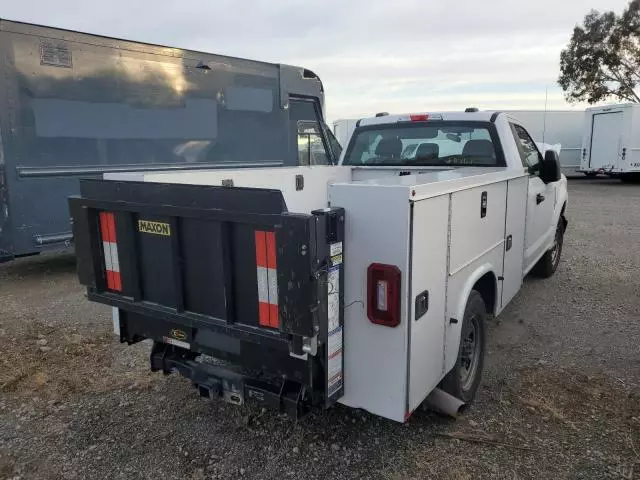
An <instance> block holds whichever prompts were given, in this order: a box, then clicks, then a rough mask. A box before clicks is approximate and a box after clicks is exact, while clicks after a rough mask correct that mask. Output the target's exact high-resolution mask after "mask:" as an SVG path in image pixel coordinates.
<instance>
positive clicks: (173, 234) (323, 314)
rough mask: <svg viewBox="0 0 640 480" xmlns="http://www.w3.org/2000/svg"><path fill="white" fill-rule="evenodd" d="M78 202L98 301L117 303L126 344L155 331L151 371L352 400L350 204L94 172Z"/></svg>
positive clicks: (204, 383) (211, 387) (281, 399)
mask: <svg viewBox="0 0 640 480" xmlns="http://www.w3.org/2000/svg"><path fill="white" fill-rule="evenodd" d="M69 204H70V211H71V215H72V217H73V226H74V235H75V238H76V254H77V257H78V272H79V278H80V281H81V282H82V283H83V284H84V285H86V286H87V291H88V298H89V300H92V301H96V302H100V303H104V304H107V305H111V306H113V307H116V308H117V310H114V315H115V316H114V322H115V324H114V328H115V331H116V332H118V333H119V336H120V341H122V342H127V343H129V344H132V343H135V342H138V341H140V340H143V339H148V338H150V339H153V341H154V347H153V349H152V352H151V359H150V362H151V369H152V370H154V371H162V372H164V373H167V374H168V373H171V372H172V371H176V370H177V371H178V372H180V373H181V374H182V375H184V376H185V377H187V378H189V379H191V381H192V382H193V385H194V386H196V387H197V388H198V391H199V392H200V394H201V395H203V396H205V397H215V398H218V397H221V398H223V399H224V400H226V401H228V402H231V403H235V404H243V403H245V402H246V401H253V402H257V403H259V404H261V405H263V406H266V407H271V408H275V409H278V410H280V411H285V412H287V413H289V414H291V415H298V414H300V413H302V412H303V411H305V410H306V409H308V408H309V407H311V406H313V405H320V406H324V407H328V406H330V405H331V404H333V403H335V401H337V399H338V398H339V397H340V396H342V394H343V376H342V372H343V355H342V344H343V338H342V331H343V328H342V326H343V315H344V312H343V306H342V304H343V302H342V299H341V298H340V297H339V292H342V291H344V286H343V272H342V269H343V256H342V248H343V242H344V225H345V218H344V210H343V209H341V208H327V209H323V210H319V211H315V212H312V213H311V214H308V215H307V214H294V213H289V212H287V206H286V204H285V201H284V199H283V196H282V192H280V191H279V190H268V189H254V188H228V187H211V186H197V185H177V184H159V183H143V182H133V181H126V182H121V181H109V180H82V181H81V188H80V196H78V197H75V198H71V199H70V203H69ZM338 250H339V252H340V253H339V254H336V252H337V251H338Z"/></svg>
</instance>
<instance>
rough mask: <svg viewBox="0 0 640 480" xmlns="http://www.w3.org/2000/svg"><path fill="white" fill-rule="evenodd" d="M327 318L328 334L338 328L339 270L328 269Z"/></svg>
mask: <svg viewBox="0 0 640 480" xmlns="http://www.w3.org/2000/svg"><path fill="white" fill-rule="evenodd" d="M327 316H328V317H329V329H328V330H329V332H331V331H333V330H335V329H336V328H338V327H339V326H340V268H339V267H333V268H330V269H329V274H328V275H327Z"/></svg>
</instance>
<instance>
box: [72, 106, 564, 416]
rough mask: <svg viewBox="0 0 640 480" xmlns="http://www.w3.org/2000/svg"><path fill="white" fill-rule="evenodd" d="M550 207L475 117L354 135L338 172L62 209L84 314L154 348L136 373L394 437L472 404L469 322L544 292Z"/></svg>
mask: <svg viewBox="0 0 640 480" xmlns="http://www.w3.org/2000/svg"><path fill="white" fill-rule="evenodd" d="M320 130H321V131H319V132H318V133H317V134H318V135H320V136H322V138H323V141H322V143H323V145H324V146H325V148H327V147H328V145H329V139H328V138H326V132H324V131H323V129H320ZM566 206H567V184H566V179H565V178H564V177H563V176H562V175H561V173H560V165H559V161H558V156H557V153H556V152H554V151H548V152H546V153H545V155H544V156H543V155H542V154H541V152H539V151H538V149H537V147H536V144H535V142H534V141H533V140H532V139H531V137H530V136H529V135H528V134H527V132H526V130H525V129H524V128H523V127H522V125H520V124H519V122H518V121H517V119H515V118H511V117H510V116H508V115H507V114H504V113H484V112H477V111H472V112H459V113H418V114H407V115H383V116H377V117H374V118H368V119H363V120H361V121H360V122H359V125H358V126H357V128H356V130H355V132H354V134H353V136H352V137H351V140H350V142H349V144H348V145H347V146H346V148H345V149H344V151H343V152H342V155H341V158H340V161H339V164H338V165H333V166H300V167H293V168H263V169H235V170H234V169H227V170H208V171H207V170H203V171H198V172H149V173H144V172H137V173H131V174H125V173H114V174H109V175H105V179H104V180H86V181H83V182H82V183H81V195H80V196H79V197H75V198H72V199H71V200H70V207H71V213H72V216H73V225H74V228H75V231H74V235H75V238H76V245H77V247H76V251H77V255H78V265H79V276H80V280H81V281H82V283H84V284H85V285H87V287H88V297H89V299H90V300H92V301H97V302H102V303H105V304H107V305H111V306H113V307H114V330H115V332H116V333H117V334H118V336H119V338H120V340H121V341H123V342H128V343H135V342H137V341H140V340H143V339H145V338H151V339H153V341H154V347H153V350H152V352H151V368H152V370H155V371H163V372H164V373H170V372H173V371H176V370H177V371H179V372H180V373H181V374H182V375H184V376H186V377H188V378H189V379H191V381H192V382H193V384H194V386H196V387H197V388H198V391H199V392H200V394H201V395H203V396H205V397H215V398H218V397H219V398H222V399H224V400H226V401H229V402H231V403H235V404H243V403H245V402H257V403H259V404H262V405H264V406H269V407H273V408H276V409H279V410H283V411H287V412H289V413H291V414H294V415H295V414H299V413H300V412H302V411H304V410H306V409H307V408H309V407H311V406H314V405H319V406H322V407H329V406H331V405H332V404H334V403H335V402H340V403H342V404H344V405H348V406H351V407H355V408H362V409H365V410H367V411H369V412H372V413H374V414H377V415H380V416H382V417H385V418H388V419H391V420H395V421H399V422H404V421H405V420H406V419H407V418H408V417H409V416H410V415H411V413H412V412H413V411H414V410H415V409H416V408H418V407H419V406H420V405H421V404H422V403H423V402H424V400H425V398H427V396H428V395H429V394H430V393H431V392H433V391H435V390H436V389H437V391H440V389H442V390H444V391H446V392H448V393H449V394H451V395H453V396H454V397H456V398H458V399H460V400H462V401H464V402H469V401H471V400H472V399H473V397H474V394H475V392H476V390H477V388H478V385H479V383H480V381H481V374H482V370H483V363H484V355H485V318H486V317H487V315H488V314H493V315H498V314H499V313H500V312H501V311H502V310H503V309H504V308H505V306H506V305H507V304H508V303H509V301H510V300H511V299H512V298H513V297H514V295H516V293H517V292H518V290H519V289H520V287H521V285H522V280H523V277H524V276H525V275H527V273H528V272H530V271H532V272H535V273H536V274H539V275H541V276H545V277H548V276H550V275H552V274H553V273H554V271H555V270H556V268H557V267H558V263H559V260H560V254H561V251H562V240H563V234H564V231H565V228H566V224H567V222H566V219H565V210H566Z"/></svg>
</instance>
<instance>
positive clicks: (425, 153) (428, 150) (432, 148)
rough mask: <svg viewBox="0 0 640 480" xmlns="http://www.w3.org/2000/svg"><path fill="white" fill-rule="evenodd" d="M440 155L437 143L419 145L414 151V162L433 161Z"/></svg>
mask: <svg viewBox="0 0 640 480" xmlns="http://www.w3.org/2000/svg"><path fill="white" fill-rule="evenodd" d="M439 154H440V147H439V146H438V144H437V143H421V144H420V146H419V147H418V150H416V160H418V159H427V160H428V159H435V158H438V155H439Z"/></svg>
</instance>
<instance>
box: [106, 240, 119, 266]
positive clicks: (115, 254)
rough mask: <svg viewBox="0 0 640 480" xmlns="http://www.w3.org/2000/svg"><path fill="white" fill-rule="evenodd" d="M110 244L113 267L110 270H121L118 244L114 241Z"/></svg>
mask: <svg viewBox="0 0 640 480" xmlns="http://www.w3.org/2000/svg"><path fill="white" fill-rule="evenodd" d="M109 245H111V268H110V269H109V270H111V271H112V272H119V271H120V260H119V259H118V244H117V243H113V242H112V243H110V244H109Z"/></svg>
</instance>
